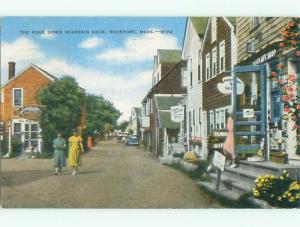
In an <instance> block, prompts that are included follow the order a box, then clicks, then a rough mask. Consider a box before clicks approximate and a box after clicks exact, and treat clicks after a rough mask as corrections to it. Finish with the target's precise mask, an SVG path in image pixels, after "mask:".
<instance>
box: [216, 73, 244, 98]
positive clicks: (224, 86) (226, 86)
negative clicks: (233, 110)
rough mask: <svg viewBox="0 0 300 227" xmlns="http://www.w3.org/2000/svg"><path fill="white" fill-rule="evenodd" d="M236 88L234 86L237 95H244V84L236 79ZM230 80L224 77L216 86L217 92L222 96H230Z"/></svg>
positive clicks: (228, 77)
mask: <svg viewBox="0 0 300 227" xmlns="http://www.w3.org/2000/svg"><path fill="white" fill-rule="evenodd" d="M236 82H237V86H236V92H237V94H238V95H241V94H243V93H244V87H245V86H244V82H243V81H242V80H241V79H239V78H236ZM232 83H233V82H232V78H231V77H230V76H226V77H224V78H223V79H222V82H221V83H218V84H217V87H218V90H219V91H220V92H221V93H222V94H231V93H232Z"/></svg>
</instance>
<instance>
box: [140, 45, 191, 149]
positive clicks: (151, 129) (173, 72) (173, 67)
mask: <svg viewBox="0 0 300 227" xmlns="http://www.w3.org/2000/svg"><path fill="white" fill-rule="evenodd" d="M184 64H185V63H184V62H182V61H181V50H157V55H156V56H155V57H154V67H153V74H152V87H151V89H150V90H149V91H148V93H147V95H146V96H145V97H144V99H143V100H142V108H141V123H142V125H141V139H142V142H143V144H144V145H145V146H146V147H147V148H149V149H150V150H151V152H153V153H154V154H156V155H160V153H159V151H158V150H157V147H158V145H157V142H158V141H156V138H157V135H156V132H157V129H156V128H157V125H158V122H157V116H156V115H157V113H156V112H155V111H154V110H153V107H154V105H155V103H154V95H155V94H185V93H186V83H185V80H184V78H182V66H184Z"/></svg>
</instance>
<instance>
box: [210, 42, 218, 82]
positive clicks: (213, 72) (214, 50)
mask: <svg viewBox="0 0 300 227" xmlns="http://www.w3.org/2000/svg"><path fill="white" fill-rule="evenodd" d="M217 58H218V51H217V46H215V47H214V48H212V50H211V78H214V77H216V76H217V75H218V65H217V64H218V60H217ZM214 63H215V64H216V67H215V70H214Z"/></svg>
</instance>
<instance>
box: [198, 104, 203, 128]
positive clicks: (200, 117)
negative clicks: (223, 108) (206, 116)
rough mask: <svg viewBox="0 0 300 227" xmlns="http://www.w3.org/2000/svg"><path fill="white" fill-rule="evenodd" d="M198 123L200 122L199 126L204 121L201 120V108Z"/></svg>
mask: <svg viewBox="0 0 300 227" xmlns="http://www.w3.org/2000/svg"><path fill="white" fill-rule="evenodd" d="M198 117H199V118H198V121H199V125H200V124H201V122H202V119H201V108H199V116H198Z"/></svg>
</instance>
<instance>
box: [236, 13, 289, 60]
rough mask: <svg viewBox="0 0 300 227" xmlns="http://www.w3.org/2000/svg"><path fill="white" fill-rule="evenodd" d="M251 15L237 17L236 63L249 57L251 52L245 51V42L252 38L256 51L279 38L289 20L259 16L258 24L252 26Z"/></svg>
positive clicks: (286, 18)
mask: <svg viewBox="0 0 300 227" xmlns="http://www.w3.org/2000/svg"><path fill="white" fill-rule="evenodd" d="M252 21H253V17H238V19H237V40H238V43H237V49H238V63H241V62H243V61H245V60H247V59H248V58H250V57H251V56H252V55H253V53H247V52H246V44H247V42H248V41H249V40H250V39H253V40H254V46H255V50H256V53H258V52H259V51H261V50H262V49H263V48H264V47H266V46H267V45H268V44H270V43H272V42H274V41H276V40H278V39H279V38H280V32H281V31H283V30H284V29H285V27H286V25H287V22H288V21H289V18H288V17H260V24H259V25H258V26H257V27H256V28H253V22H252Z"/></svg>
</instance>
